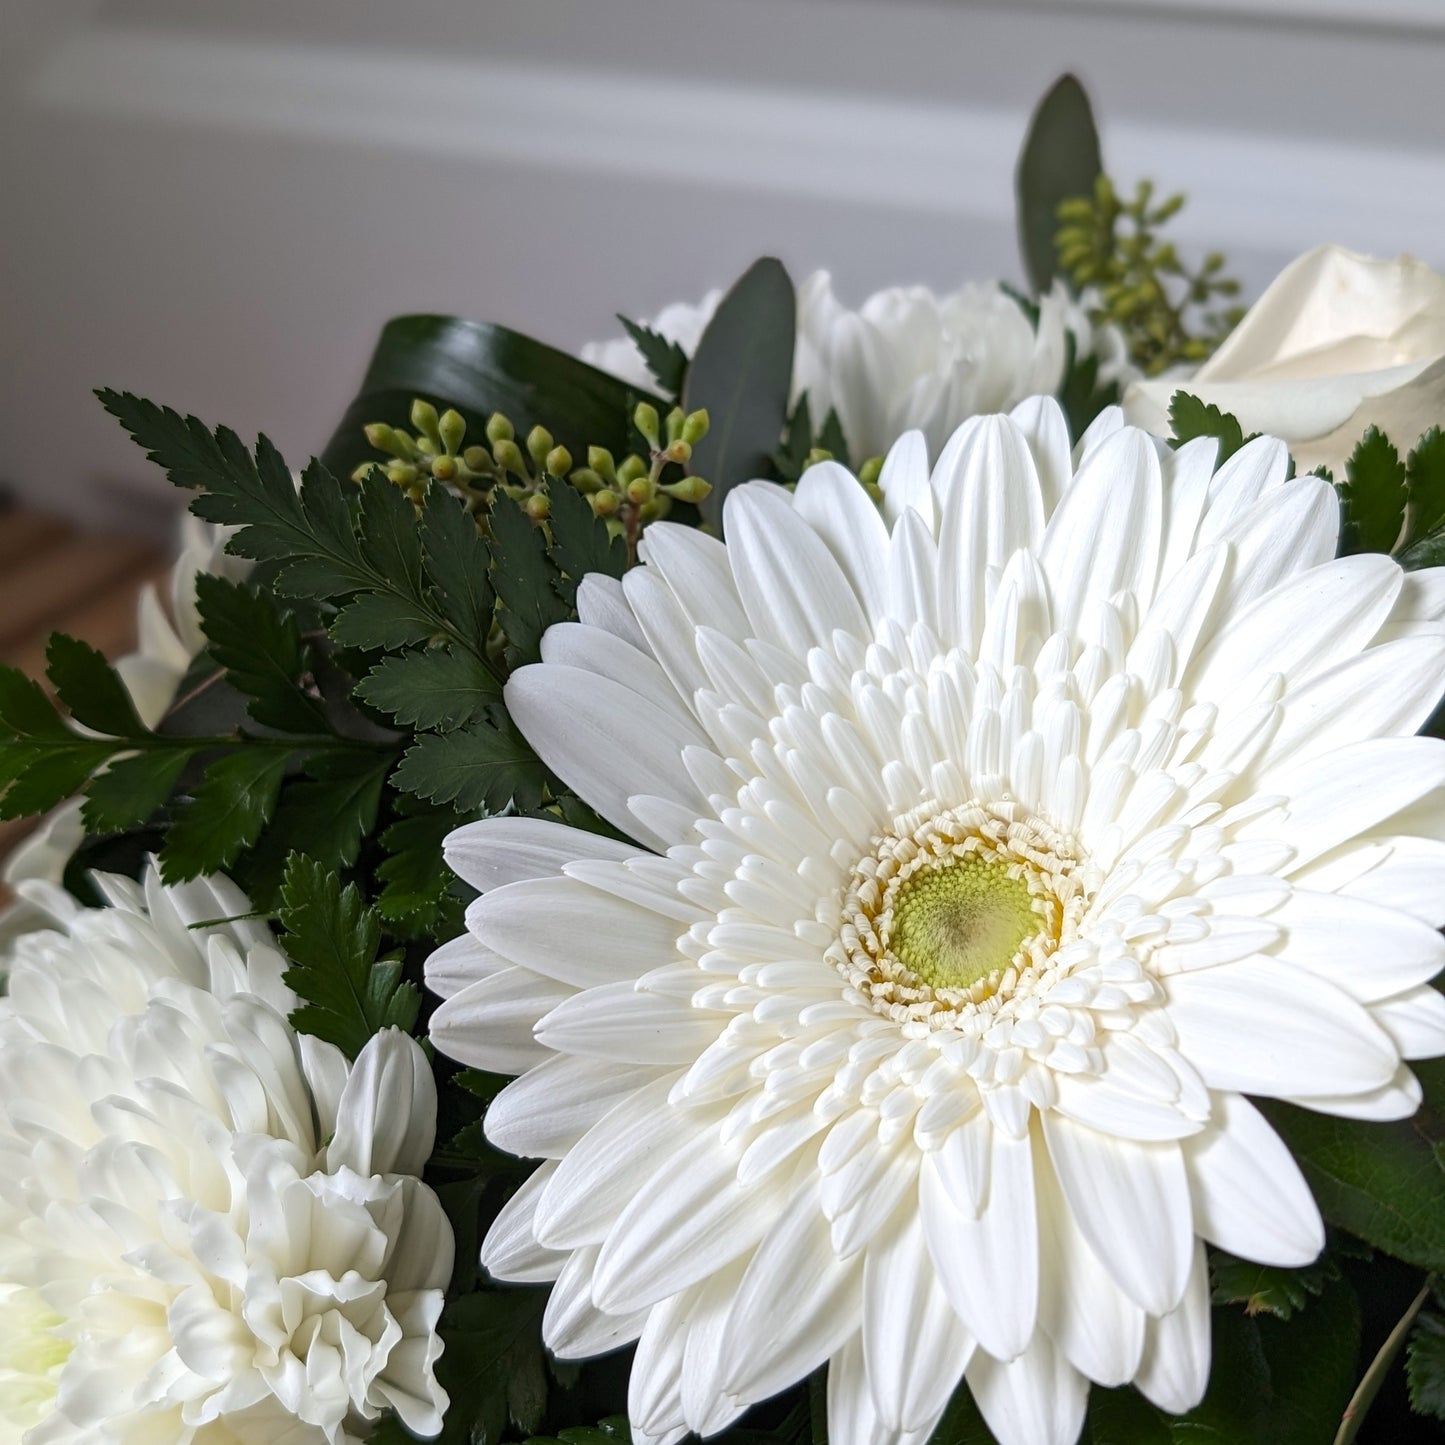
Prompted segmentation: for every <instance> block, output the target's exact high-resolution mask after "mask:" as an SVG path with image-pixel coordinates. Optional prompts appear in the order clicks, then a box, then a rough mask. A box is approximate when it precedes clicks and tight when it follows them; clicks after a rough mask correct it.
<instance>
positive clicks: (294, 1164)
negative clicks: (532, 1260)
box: [0, 871, 452, 1445]
mask: <svg viewBox="0 0 1445 1445" xmlns="http://www.w3.org/2000/svg"><path fill="white" fill-rule="evenodd" d="M100 882H101V884H102V886H103V887H104V889H105V891H106V894H107V895H108V897H109V898H110V900H111V903H112V905H113V906H111V907H109V908H102V909H80V908H77V907H76V906H75V905H74V904H73V903H68V902H67V900H66V899H65V896H64V895H63V894H59V893H58V892H57V891H55V890H47V889H45V888H44V887H43V885H42V886H39V887H36V886H35V885H30V887H31V888H32V891H34V893H35V894H36V901H38V902H46V901H48V902H49V903H50V904H51V905H52V906H53V908H54V910H55V914H56V920H57V927H56V928H54V929H52V930H43V931H36V932H31V933H28V934H26V935H25V936H24V937H22V938H21V939H20V940H19V941H18V943H17V944H16V946H15V952H14V955H13V956H12V958H11V960H10V977H9V993H8V996H7V997H6V998H4V999H0V1314H3V1316H4V1323H3V1326H0V1439H4V1440H7V1441H15V1442H23V1445H139V1442H141V1441H148V1442H149V1441H165V1442H167V1445H276V1442H285V1445H343V1442H352V1441H355V1440H358V1439H360V1438H362V1437H364V1435H365V1434H366V1433H367V1430H368V1428H369V1423H370V1422H371V1421H374V1420H376V1419H377V1418H378V1417H379V1416H380V1415H381V1414H382V1412H383V1411H384V1410H386V1409H387V1408H393V1409H395V1410H396V1412H397V1413H398V1414H399V1415H400V1416H401V1418H402V1419H403V1420H404V1421H405V1422H406V1423H407V1424H408V1425H409V1426H410V1427H412V1428H413V1429H414V1430H417V1431H419V1432H420V1433H423V1434H427V1433H431V1434H435V1433H436V1432H437V1431H438V1430H439V1429H440V1428H441V1412H442V1410H443V1409H444V1407H445V1405H446V1397H445V1394H444V1393H443V1392H442V1390H441V1389H440V1387H439V1386H438V1385H437V1383H436V1378H435V1375H434V1373H433V1366H434V1363H435V1361H436V1359H437V1357H438V1356H439V1354H440V1353H441V1346H440V1341H439V1339H438V1337H437V1334H436V1329H435V1326H436V1321H437V1316H438V1314H439V1313H440V1311H441V1305H442V1291H443V1289H444V1287H445V1285H446V1282H447V1280H448V1279H449V1278H450V1274H451V1263H452V1237H451V1229H450V1226H449V1225H448V1223H447V1219H446V1216H445V1214H444V1213H443V1212H442V1209H441V1206H440V1204H439V1203H438V1202H437V1199H436V1197H435V1196H434V1195H433V1194H432V1192H431V1191H430V1190H429V1189H428V1188H427V1187H426V1186H425V1185H423V1184H422V1183H421V1182H420V1180H419V1179H418V1178H416V1177H415V1176H417V1175H418V1174H420V1172H421V1169H422V1165H423V1164H424V1163H425V1161H426V1157H427V1155H428V1154H429V1152H430V1150H431V1140H432V1135H433V1132H434V1130H435V1125H436V1096H435V1089H434V1085H433V1082H432V1074H431V1069H430V1066H429V1065H428V1064H427V1062H426V1059H425V1056H424V1055H423V1054H422V1051H421V1049H420V1048H419V1046H418V1045H417V1044H416V1042H415V1040H413V1039H411V1038H409V1037H407V1036H406V1035H405V1034H402V1033H400V1032H399V1031H397V1030H388V1031H386V1032H384V1033H382V1034H379V1035H378V1036H377V1037H376V1038H374V1039H372V1040H371V1042H370V1043H368V1044H367V1046H366V1048H365V1049H363V1050H362V1052H361V1055H360V1057H359V1058H358V1059H357V1061H356V1064H355V1065H354V1067H353V1066H349V1065H348V1063H347V1061H346V1059H345V1057H344V1056H343V1055H342V1054H341V1052H340V1051H339V1050H337V1049H335V1048H333V1047H332V1046H331V1045H330V1044H326V1043H322V1042H320V1041H319V1040H317V1039H314V1038H310V1037H299V1036H298V1035H297V1034H296V1033H295V1032H294V1031H293V1030H292V1029H291V1027H290V1025H289V1024H288V1022H287V1019H286V1014H287V1011H288V1009H289V1008H290V1007H291V1006H292V1005H293V1004H294V1002H295V999H294V997H293V996H292V995H291V993H290V990H289V989H288V988H286V986H285V985H284V983H282V981H281V974H282V971H283V970H284V968H285V967H286V960H285V959H284V958H283V957H282V955H281V954H280V953H279V952H278V951H277V949H276V948H275V946H274V944H273V943H272V941H271V936H270V934H269V932H268V931H267V930H266V929H265V928H264V927H263V926H261V925H258V924H252V923H245V922H237V923H232V924H229V925H225V926H220V927H211V928H204V929H198V928H196V927H195V926H194V925H196V924H197V923H200V922H203V921H207V920H214V919H218V918H226V917H233V916H236V915H240V914H245V913H248V912H249V909H250V906H249V904H248V903H247V902H246V900H245V899H244V898H243V897H242V896H241V895H240V894H239V892H237V890H236V889H235V888H234V887H233V886H232V885H230V884H229V883H226V882H225V881H224V880H212V881H210V882H201V883H194V884H188V885H185V886H183V887H179V888H169V889H165V888H162V887H161V886H160V885H159V883H158V881H157V879H156V876H155V874H154V872H153V871H152V872H151V873H150V874H148V875H147V878H146V880H145V884H144V887H143V888H138V887H137V886H136V885H135V884H133V883H129V882H127V881H126V880H124V879H115V878H105V879H101V880H100Z"/></svg>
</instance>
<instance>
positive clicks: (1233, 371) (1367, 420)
mask: <svg viewBox="0 0 1445 1445" xmlns="http://www.w3.org/2000/svg"><path fill="white" fill-rule="evenodd" d="M1181 388H1183V389H1185V390H1187V391H1189V392H1190V393H1191V394H1193V395H1194V396H1197V397H1199V398H1200V399H1201V400H1202V401H1205V402H1208V403H1210V404H1212V405H1214V406H1217V407H1220V408H1221V409H1222V410H1224V411H1227V412H1231V413H1232V414H1233V415H1234V416H1236V417H1237V418H1238V419H1239V421H1240V423H1241V424H1242V425H1243V427H1244V429H1245V431H1247V432H1250V431H1261V432H1267V433H1270V434H1271V435H1273V436H1277V437H1281V438H1283V439H1284V440H1285V441H1286V442H1288V443H1289V446H1290V450H1291V451H1292V452H1293V453H1294V457H1295V460H1296V461H1297V462H1298V463H1299V465H1300V467H1301V468H1309V469H1313V468H1317V467H1320V466H1326V467H1329V468H1330V469H1331V471H1332V472H1333V473H1334V475H1335V477H1336V478H1343V476H1344V469H1345V462H1346V461H1347V459H1348V458H1349V455H1350V453H1351V452H1352V451H1353V450H1354V448H1355V443H1356V442H1358V441H1359V439H1360V438H1361V436H1363V435H1364V433H1365V432H1366V430H1368V428H1369V427H1371V426H1377V427H1379V428H1380V430H1381V431H1383V432H1384V433H1385V434H1386V435H1387V436H1389V437H1390V439H1391V440H1392V441H1393V442H1395V444H1396V445H1397V446H1399V447H1401V448H1405V447H1409V446H1411V445H1413V444H1414V442H1415V440H1416V439H1417V438H1418V437H1419V436H1420V435H1421V433H1423V432H1425V431H1428V430H1429V429H1430V427H1432V426H1434V425H1435V424H1436V423H1437V422H1440V421H1442V420H1445V276H1441V275H1439V274H1438V273H1437V272H1435V271H1433V270H1431V268H1430V267H1429V266H1427V265H1426V264H1425V263H1424V262H1423V261H1417V260H1415V259H1414V258H1413V257H1411V256H1400V257H1398V258H1397V259H1396V260H1393V261H1381V260H1377V259H1375V258H1374V257H1372V256H1361V255H1359V254H1357V253H1356V252H1354V251H1347V250H1345V249H1344V248H1342V247H1340V246H1320V247H1317V248H1316V249H1315V250H1313V251H1307V252H1306V253H1305V254H1304V255H1303V256H1301V257H1300V258H1299V259H1298V260H1296V261H1293V262H1291V263H1290V264H1289V265H1288V266H1286V267H1285V269H1284V270H1283V271H1282V272H1281V273H1280V274H1279V276H1278V277H1277V278H1276V279H1275V281H1274V283H1273V284H1272V285H1271V286H1270V287H1269V289H1268V290H1267V291H1265V293H1264V295H1263V296H1261V297H1260V298H1259V300H1258V301H1257V302H1256V303H1255V304H1254V306H1253V307H1252V308H1251V309H1250V311H1249V313H1248V315H1246V316H1245V318H1244V320H1243V321H1241V322H1240V324H1239V326H1238V327H1237V328H1236V330H1235V331H1234V334H1233V335H1232V336H1230V338H1229V339H1228V340H1227V341H1226V342H1225V343H1224V345H1223V346H1221V347H1220V348H1219V350H1218V351H1216V352H1215V353H1214V355H1213V356H1212V357H1210V359H1209V360H1208V361H1206V362H1205V363H1204V365H1203V366H1201V367H1200V368H1199V369H1198V371H1196V372H1195V373H1194V375H1193V376H1192V377H1190V378H1187V379H1181V378H1180V377H1177V376H1176V377H1161V378H1158V379H1156V380H1152V381H1140V382H1136V383H1135V384H1134V385H1133V386H1132V387H1130V389H1129V391H1128V393H1127V395H1126V396H1125V398H1124V410H1125V414H1126V415H1127V417H1128V419H1129V420H1130V421H1131V422H1133V423H1134V424H1136V425H1138V426H1144V427H1147V428H1148V429H1149V430H1150V431H1152V432H1154V433H1155V434H1156V435H1160V436H1167V435H1168V434H1169V399H1170V397H1171V396H1172V395H1173V394H1174V392H1176V391H1178V390H1180V389H1181Z"/></svg>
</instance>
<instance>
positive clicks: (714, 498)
mask: <svg viewBox="0 0 1445 1445" xmlns="http://www.w3.org/2000/svg"><path fill="white" fill-rule="evenodd" d="M797 310H798V303H797V297H796V295H795V294H794V292H793V283H792V280H791V279H790V278H789V276H788V273H787V271H786V270H785V269H784V267H783V263H782V262H781V261H776V260H773V259H772V258H771V257H767V256H765V257H764V258H763V259H762V260H761V261H755V262H754V263H753V264H752V265H751V266H750V267H749V268H748V269H747V270H746V271H745V272H744V273H743V274H742V276H741V277H740V278H739V280H738V281H737V282H736V284H735V285H734V286H733V288H732V290H731V291H729V292H728V294H727V295H726V296H724V297H723V299H722V301H721V303H720V304H719V305H718V308H717V310H716V311H715V312H714V313H713V318H712V320H711V321H709V322H708V324H707V329H706V330H705V331H704V332H703V333H702V337H701V339H700V340H699V341H698V344H697V350H696V351H695V352H694V353H693V358H692V364H691V365H690V366H689V367H688V369H687V383H686V385H685V387H684V388H683V395H682V406H683V410H684V411H690V412H691V411H697V410H699V409H700V408H703V407H705V408H706V409H707V412H708V416H709V417H710V419H711V423H712V424H711V427H710V428H709V430H708V434H707V435H706V436H705V437H704V438H703V439H702V440H701V441H700V442H699V443H698V444H697V446H695V447H694V448H693V452H692V461H691V463H690V466H689V470H690V471H692V472H693V473H694V474H695V475H697V476H700V477H703V478H705V479H706V480H707V481H709V482H711V483H712V491H711V492H710V493H709V494H708V496H707V498H706V500H705V501H704V502H703V503H702V515H703V519H704V521H706V522H707V523H708V524H709V525H710V526H711V527H712V528H713V529H714V530H716V531H721V529H722V507H723V501H724V499H725V498H726V497H727V494H728V493H729V492H730V491H731V490H732V489H733V488H734V487H736V486H738V485H739V484H741V483H742V482H748V481H752V480H753V479H754V478H756V477H766V476H768V475H769V473H770V471H771V466H772V456H773V453H774V452H775V451H776V450H777V448H778V445H779V443H780V442H781V440H782V437H783V428H784V426H785V425H786V423H787V420H788V393H789V390H790V389H791V387H792V384H793V344H794V341H795V338H796V334H797Z"/></svg>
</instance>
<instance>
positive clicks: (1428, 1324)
mask: <svg viewBox="0 0 1445 1445" xmlns="http://www.w3.org/2000/svg"><path fill="white" fill-rule="evenodd" d="M1436 1303H1437V1305H1438V1303H1439V1291H1438V1289H1437V1291H1436ZM1405 1378H1406V1380H1407V1381H1408V1383H1409V1386H1410V1406H1411V1408H1412V1409H1413V1410H1415V1412H1416V1413H1417V1414H1420V1415H1433V1416H1434V1417H1435V1418H1436V1419H1437V1420H1445V1315H1442V1314H1441V1312H1440V1310H1439V1309H1438V1308H1433V1309H1426V1310H1424V1311H1422V1312H1421V1313H1420V1314H1419V1315H1417V1316H1416V1318H1415V1327H1414V1329H1413V1330H1412V1331H1411V1332H1410V1343H1409V1346H1408V1347H1407V1350H1406V1355H1405Z"/></svg>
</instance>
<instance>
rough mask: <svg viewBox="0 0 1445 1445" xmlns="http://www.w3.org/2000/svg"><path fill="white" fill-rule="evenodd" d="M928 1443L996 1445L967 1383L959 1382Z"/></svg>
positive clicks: (943, 1444)
mask: <svg viewBox="0 0 1445 1445" xmlns="http://www.w3.org/2000/svg"><path fill="white" fill-rule="evenodd" d="M928 1445H996V1441H995V1440H994V1435H993V1431H992V1430H990V1429H989V1428H988V1426H987V1425H986V1424H985V1423H984V1419H983V1416H982V1415H981V1414H979V1410H978V1406H977V1405H975V1404H974V1402H973V1396H972V1395H971V1394H970V1393H969V1389H968V1386H967V1385H965V1384H962V1383H960V1385H959V1386H958V1388H957V1389H956V1390H955V1391H954V1392H953V1398H952V1399H951V1400H950V1401H949V1402H948V1409H946V1410H945V1411H944V1412H943V1419H941V1420H940V1421H939V1422H938V1424H937V1426H936V1427H935V1428H934V1431H933V1434H932V1435H931V1436H929V1441H928Z"/></svg>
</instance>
